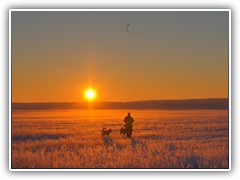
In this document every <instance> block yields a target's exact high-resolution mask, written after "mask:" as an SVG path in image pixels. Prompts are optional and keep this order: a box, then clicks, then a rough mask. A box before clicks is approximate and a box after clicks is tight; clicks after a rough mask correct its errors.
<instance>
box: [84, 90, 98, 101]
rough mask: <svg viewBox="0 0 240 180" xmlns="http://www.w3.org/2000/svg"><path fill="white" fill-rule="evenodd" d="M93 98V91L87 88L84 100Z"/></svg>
mask: <svg viewBox="0 0 240 180" xmlns="http://www.w3.org/2000/svg"><path fill="white" fill-rule="evenodd" d="M95 97H96V92H95V90H94V89H91V88H89V89H87V90H86V91H85V98H86V99H87V100H93V99H94V98H95Z"/></svg>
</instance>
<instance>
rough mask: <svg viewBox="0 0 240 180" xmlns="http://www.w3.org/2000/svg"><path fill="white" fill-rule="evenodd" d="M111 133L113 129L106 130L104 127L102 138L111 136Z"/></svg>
mask: <svg viewBox="0 0 240 180" xmlns="http://www.w3.org/2000/svg"><path fill="white" fill-rule="evenodd" d="M111 132H112V130H111V129H108V130H106V128H105V127H104V128H103V129H102V136H103V137H104V136H109V135H110V133H111Z"/></svg>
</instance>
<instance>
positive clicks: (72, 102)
mask: <svg viewBox="0 0 240 180" xmlns="http://www.w3.org/2000/svg"><path fill="white" fill-rule="evenodd" d="M213 99H229V97H227V98H223V97H221V98H183V99H181V98H179V99H145V100H133V101H97V100H96V101H25V102H20V101H18V102H12V103H36V104H37V103H108V102H109V103H130V102H144V101H181V100H182V101H184V100H213Z"/></svg>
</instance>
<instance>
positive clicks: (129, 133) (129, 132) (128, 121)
mask: <svg viewBox="0 0 240 180" xmlns="http://www.w3.org/2000/svg"><path fill="white" fill-rule="evenodd" d="M124 122H125V125H124V126H125V127H126V130H127V137H128V138H131V136H132V126H133V125H132V124H133V122H134V119H133V118H132V117H131V114H130V113H128V115H127V116H126V117H125V118H124Z"/></svg>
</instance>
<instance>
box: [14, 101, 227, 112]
mask: <svg viewBox="0 0 240 180" xmlns="http://www.w3.org/2000/svg"><path fill="white" fill-rule="evenodd" d="M89 108H92V109H165V110H192V109H228V99H186V100H149V101H134V102H92V103H88V102H63V103H59V102H56V103H12V109H13V110H48V109H89Z"/></svg>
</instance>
